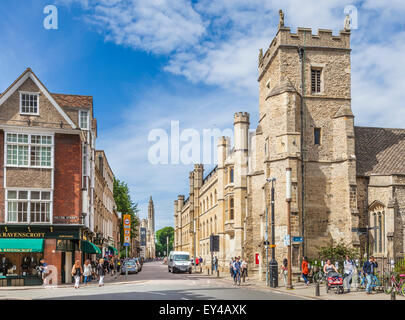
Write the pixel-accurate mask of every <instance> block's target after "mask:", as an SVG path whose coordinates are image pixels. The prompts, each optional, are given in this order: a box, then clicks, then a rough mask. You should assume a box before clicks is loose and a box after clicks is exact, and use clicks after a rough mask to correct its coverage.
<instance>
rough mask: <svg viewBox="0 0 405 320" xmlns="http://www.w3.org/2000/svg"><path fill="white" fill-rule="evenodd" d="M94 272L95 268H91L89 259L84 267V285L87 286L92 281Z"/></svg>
mask: <svg viewBox="0 0 405 320" xmlns="http://www.w3.org/2000/svg"><path fill="white" fill-rule="evenodd" d="M92 271H93V268H92V267H91V263H90V260H89V259H87V260H86V261H85V262H84V266H83V276H84V279H83V283H84V285H85V286H86V285H87V283H88V282H90V280H91V274H92Z"/></svg>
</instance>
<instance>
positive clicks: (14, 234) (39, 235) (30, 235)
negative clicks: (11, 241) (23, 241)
mask: <svg viewBox="0 0 405 320" xmlns="http://www.w3.org/2000/svg"><path fill="white" fill-rule="evenodd" d="M1 238H45V233H40V232H37V233H35V232H2V233H1Z"/></svg>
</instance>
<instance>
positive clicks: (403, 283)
mask: <svg viewBox="0 0 405 320" xmlns="http://www.w3.org/2000/svg"><path fill="white" fill-rule="evenodd" d="M399 278H400V279H399V282H397V279H396V278H395V276H394V275H393V274H392V275H391V279H390V280H389V281H387V282H386V283H385V288H384V292H385V293H386V294H390V293H391V292H392V291H393V290H394V291H395V292H396V293H399V294H401V295H403V296H405V274H400V275H399Z"/></svg>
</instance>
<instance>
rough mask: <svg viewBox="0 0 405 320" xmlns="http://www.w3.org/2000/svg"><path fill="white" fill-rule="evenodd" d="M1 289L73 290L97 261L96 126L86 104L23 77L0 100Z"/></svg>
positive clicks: (89, 103)
mask: <svg viewBox="0 0 405 320" xmlns="http://www.w3.org/2000/svg"><path fill="white" fill-rule="evenodd" d="M0 107H1V108H0V261H1V263H0V264H1V266H0V269H1V270H0V273H1V274H2V275H3V276H4V277H5V278H2V279H3V280H1V285H29V284H35V283H38V281H39V283H41V280H40V279H38V277H37V272H36V270H35V267H36V266H38V264H39V262H40V261H39V260H40V259H41V258H43V259H45V261H46V262H47V263H48V265H49V266H50V267H52V268H53V269H52V270H53V272H54V273H56V274H57V275H56V277H54V278H53V283H54V284H55V283H70V282H71V281H72V277H71V268H72V265H73V263H74V261H75V260H79V261H81V262H82V263H83V260H84V259H86V258H92V259H94V258H95V257H96V255H97V254H99V253H101V252H100V250H98V249H97V247H96V246H94V245H93V242H95V238H96V233H95V232H94V221H95V211H94V196H95V195H94V186H95V181H94V174H95V163H94V159H95V140H96V137H97V121H96V119H95V118H94V117H93V98H92V97H91V96H80V95H67V94H55V93H51V92H49V91H48V89H47V88H46V87H45V86H44V85H43V84H42V83H41V81H40V80H39V79H38V78H37V76H36V75H35V74H34V73H33V71H32V70H31V69H29V68H28V69H27V70H25V71H24V73H23V74H21V75H20V77H18V78H17V79H16V80H15V81H14V83H13V84H11V85H10V87H9V88H7V89H6V90H5V91H4V92H3V93H2V94H1V95H0Z"/></svg>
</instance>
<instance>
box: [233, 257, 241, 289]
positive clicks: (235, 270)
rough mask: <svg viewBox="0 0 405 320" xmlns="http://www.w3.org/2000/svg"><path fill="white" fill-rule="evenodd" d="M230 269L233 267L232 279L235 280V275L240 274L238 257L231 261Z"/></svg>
mask: <svg viewBox="0 0 405 320" xmlns="http://www.w3.org/2000/svg"><path fill="white" fill-rule="evenodd" d="M232 269H233V281H234V282H235V284H236V282H237V275H238V274H239V275H240V271H241V264H240V262H239V257H236V259H235V261H234V262H233V263H232Z"/></svg>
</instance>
